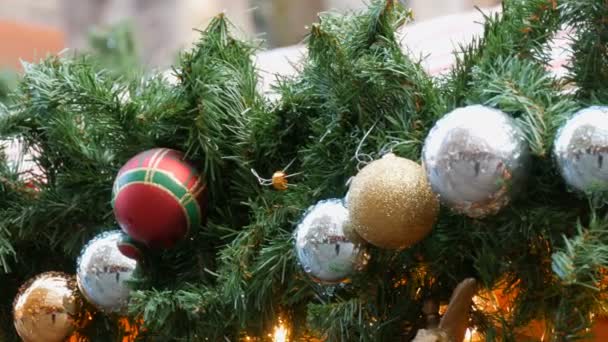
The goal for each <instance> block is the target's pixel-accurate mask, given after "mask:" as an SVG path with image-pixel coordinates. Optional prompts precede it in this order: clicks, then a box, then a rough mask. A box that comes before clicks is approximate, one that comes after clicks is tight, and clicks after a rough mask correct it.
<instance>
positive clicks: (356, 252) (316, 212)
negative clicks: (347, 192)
mask: <svg viewBox="0 0 608 342" xmlns="http://www.w3.org/2000/svg"><path fill="white" fill-rule="evenodd" d="M347 222H348V211H347V209H346V208H345V207H344V205H343V203H342V200H338V199H332V200H327V201H321V202H319V203H318V204H316V205H315V206H313V207H311V209H309V210H308V211H307V212H306V214H304V218H303V219H302V221H301V222H300V223H299V224H298V226H297V227H296V236H295V237H296V256H297V257H298V261H299V262H300V264H301V265H302V268H303V269H304V272H306V273H307V274H308V275H309V276H310V277H311V278H312V279H313V280H315V281H317V282H321V283H340V282H343V281H346V280H347V279H348V277H349V276H350V275H351V274H352V273H353V272H354V271H355V270H356V269H358V268H360V266H361V265H360V263H361V262H362V261H363V258H361V256H362V254H364V253H365V251H364V249H363V247H362V246H359V245H357V244H355V243H353V242H352V241H351V240H349V238H348V236H347V235H346V232H345V228H346V227H347V225H348V223H347Z"/></svg>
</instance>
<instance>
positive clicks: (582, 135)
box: [564, 125, 608, 190]
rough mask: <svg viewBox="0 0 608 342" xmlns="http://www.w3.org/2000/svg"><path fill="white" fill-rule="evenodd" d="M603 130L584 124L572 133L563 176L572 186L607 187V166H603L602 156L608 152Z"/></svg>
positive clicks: (600, 188) (585, 188)
mask: <svg viewBox="0 0 608 342" xmlns="http://www.w3.org/2000/svg"><path fill="white" fill-rule="evenodd" d="M605 135H606V134H605V132H604V131H603V130H602V129H600V128H597V127H594V126H591V125H585V126H581V127H578V128H577V129H575V130H574V131H573V133H572V140H571V141H570V144H569V145H568V152H569V155H570V157H569V158H566V159H565V160H564V163H565V166H566V167H565V168H564V171H565V172H564V176H565V177H566V178H567V179H570V180H571V182H572V183H573V185H574V186H576V187H577V188H579V189H584V190H602V189H606V188H608V168H607V167H604V156H605V155H606V153H607V152H608V146H607V144H606V141H605V140H606V139H604V136H605Z"/></svg>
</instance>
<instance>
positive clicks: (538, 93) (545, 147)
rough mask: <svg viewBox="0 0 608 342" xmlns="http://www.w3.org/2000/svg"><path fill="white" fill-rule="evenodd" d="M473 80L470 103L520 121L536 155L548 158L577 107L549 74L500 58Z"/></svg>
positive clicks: (523, 62)
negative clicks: (558, 135)
mask: <svg viewBox="0 0 608 342" xmlns="http://www.w3.org/2000/svg"><path fill="white" fill-rule="evenodd" d="M471 77H472V81H471V84H472V85H473V87H472V88H473V89H472V92H471V93H472V94H470V95H469V99H470V101H471V102H473V103H484V104H487V105H490V106H492V107H495V108H500V109H501V110H503V111H504V112H506V113H510V114H511V115H513V116H514V117H516V118H517V119H518V121H519V122H520V124H521V125H520V127H522V128H523V131H524V133H525V135H526V139H527V141H528V144H529V146H530V149H531V151H532V153H534V154H536V155H538V156H539V157H542V158H545V157H548V156H549V154H550V151H549V149H550V147H551V146H552V145H553V137H554V136H555V134H556V131H557V129H558V128H559V127H560V126H561V125H562V124H563V123H564V121H565V119H566V118H567V117H568V115H569V114H571V113H572V112H573V111H574V109H576V107H577V105H576V104H575V102H574V100H573V99H572V98H570V97H569V96H568V95H567V94H564V92H563V91H562V90H561V89H560V88H558V87H557V84H558V83H557V81H556V80H555V79H554V78H553V77H552V76H551V74H550V73H549V71H547V70H545V68H544V67H543V66H542V65H540V64H539V63H536V62H534V61H531V60H527V59H521V58H517V57H508V58H502V57H499V58H497V59H496V60H495V61H494V62H493V65H492V66H490V67H489V68H488V69H487V70H482V69H476V70H474V71H473V72H472V73H471Z"/></svg>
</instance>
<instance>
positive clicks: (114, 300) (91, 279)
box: [76, 230, 137, 313]
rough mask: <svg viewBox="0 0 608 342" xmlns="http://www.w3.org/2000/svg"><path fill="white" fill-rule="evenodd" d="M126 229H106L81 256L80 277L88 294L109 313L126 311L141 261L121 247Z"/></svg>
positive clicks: (79, 262)
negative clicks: (130, 284) (131, 287)
mask: <svg viewBox="0 0 608 342" xmlns="http://www.w3.org/2000/svg"><path fill="white" fill-rule="evenodd" d="M123 234H124V233H123V232H122V231H120V230H115V231H110V232H105V233H101V234H99V235H97V236H96V237H95V238H93V239H92V240H91V241H90V242H89V243H88V244H87V245H86V246H85V247H84V248H83V250H82V252H81V254H80V257H79V259H78V266H77V271H76V280H77V281H78V288H79V289H80V292H81V293H82V294H83V295H84V297H85V298H86V299H87V300H88V301H89V302H90V303H91V304H92V305H93V306H95V307H96V308H97V309H98V310H100V311H103V312H105V313H124V311H125V310H126V308H127V304H128V301H129V295H130V293H131V289H130V287H129V284H128V282H129V281H130V280H132V276H133V271H134V270H135V268H136V266H137V261H135V260H133V259H130V258H128V257H126V256H124V255H123V254H122V253H121V252H120V251H119V250H118V245H117V244H118V242H119V241H121V239H122V236H123Z"/></svg>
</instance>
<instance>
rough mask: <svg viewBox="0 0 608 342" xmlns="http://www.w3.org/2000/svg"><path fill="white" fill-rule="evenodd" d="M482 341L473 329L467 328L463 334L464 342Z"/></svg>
mask: <svg viewBox="0 0 608 342" xmlns="http://www.w3.org/2000/svg"><path fill="white" fill-rule="evenodd" d="M480 341H482V339H481V335H480V334H479V333H478V332H477V329H475V328H467V330H466V332H465V334H464V342H480Z"/></svg>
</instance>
